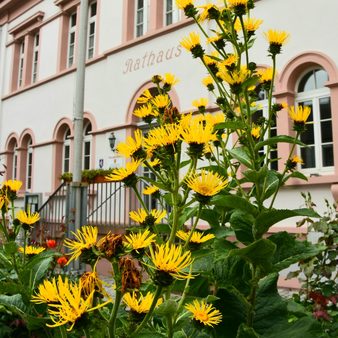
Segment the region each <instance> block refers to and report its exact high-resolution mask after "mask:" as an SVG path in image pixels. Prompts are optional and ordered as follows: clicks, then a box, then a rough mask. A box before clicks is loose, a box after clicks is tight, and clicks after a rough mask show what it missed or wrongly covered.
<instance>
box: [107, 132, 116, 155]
mask: <svg viewBox="0 0 338 338" xmlns="http://www.w3.org/2000/svg"><path fill="white" fill-rule="evenodd" d="M108 140H109V146H110V149H111V151H115V142H116V136H115V134H114V132H112V133H111V134H110V136H109V138H108Z"/></svg>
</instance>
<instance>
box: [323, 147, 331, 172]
mask: <svg viewBox="0 0 338 338" xmlns="http://www.w3.org/2000/svg"><path fill="white" fill-rule="evenodd" d="M322 156H323V167H332V166H333V144H325V145H323V146H322Z"/></svg>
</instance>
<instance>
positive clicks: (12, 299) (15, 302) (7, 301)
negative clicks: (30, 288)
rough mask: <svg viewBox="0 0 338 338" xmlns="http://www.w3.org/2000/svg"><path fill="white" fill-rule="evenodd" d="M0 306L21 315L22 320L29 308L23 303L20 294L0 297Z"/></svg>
mask: <svg viewBox="0 0 338 338" xmlns="http://www.w3.org/2000/svg"><path fill="white" fill-rule="evenodd" d="M0 304H1V305H4V306H5V307H6V308H7V309H9V310H10V311H12V312H13V313H15V314H17V315H19V316H20V317H21V318H23V317H24V316H25V314H26V312H27V311H28V308H27V306H26V305H25V303H24V302H23V300H22V296H21V295H20V294H16V295H12V296H7V295H0Z"/></svg>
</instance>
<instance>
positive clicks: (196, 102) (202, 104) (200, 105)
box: [192, 97, 208, 109]
mask: <svg viewBox="0 0 338 338" xmlns="http://www.w3.org/2000/svg"><path fill="white" fill-rule="evenodd" d="M192 105H193V106H194V107H196V108H198V109H201V108H204V109H205V107H206V106H207V105H208V99H207V98H205V97H201V98H200V99H198V100H194V101H192Z"/></svg>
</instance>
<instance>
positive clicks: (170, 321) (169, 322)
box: [166, 314, 174, 338]
mask: <svg viewBox="0 0 338 338" xmlns="http://www.w3.org/2000/svg"><path fill="white" fill-rule="evenodd" d="M166 319H167V337H168V338H172V337H173V334H174V332H173V331H174V330H173V329H174V327H173V319H172V317H171V314H168V315H167V316H166Z"/></svg>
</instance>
